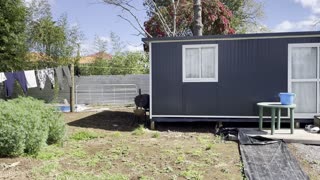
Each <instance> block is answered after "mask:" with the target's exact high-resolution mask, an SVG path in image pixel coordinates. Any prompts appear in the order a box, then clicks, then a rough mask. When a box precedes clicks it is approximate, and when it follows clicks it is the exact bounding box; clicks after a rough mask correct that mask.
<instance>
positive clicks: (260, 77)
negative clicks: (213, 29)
mask: <svg viewBox="0 0 320 180" xmlns="http://www.w3.org/2000/svg"><path fill="white" fill-rule="evenodd" d="M143 41H144V42H145V43H146V44H148V47H149V52H150V118H151V119H152V120H154V121H179V120H182V121H188V120H192V121H197V120H199V121H202V120H214V119H219V120H222V121H223V120H227V119H228V120H230V119H246V120H248V121H250V120H253V119H257V118H258V107H257V106H256V103H257V102H261V101H267V102H268V101H269V102H270V101H271V102H273V101H279V97H278V94H279V93H280V92H293V93H295V94H296V100H295V103H296V104H297V108H296V111H295V112H296V113H295V114H296V118H298V119H299V118H300V119H311V118H313V116H314V115H316V114H318V113H319V112H320V90H319V83H320V32H290V33H262V34H236V35H215V36H199V37H167V38H145V39H143ZM283 115H284V116H287V113H286V112H284V113H283Z"/></svg>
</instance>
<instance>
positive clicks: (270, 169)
mask: <svg viewBox="0 0 320 180" xmlns="http://www.w3.org/2000/svg"><path fill="white" fill-rule="evenodd" d="M219 133H220V135H224V136H227V134H228V133H232V134H234V133H237V137H238V140H239V146H240V153H241V158H242V161H243V165H244V173H245V175H246V177H247V179H250V180H304V179H309V177H308V176H307V175H306V174H305V173H304V172H303V171H302V169H301V167H300V166H299V164H298V162H297V160H296V159H295V158H294V157H293V156H292V155H291V154H290V152H289V150H288V147H287V144H286V143H285V142H283V141H281V140H272V139H268V138H264V137H262V136H254V137H251V136H248V135H247V134H245V133H244V132H242V131H241V130H235V129H222V130H220V131H219ZM234 135H235V134H234Z"/></svg>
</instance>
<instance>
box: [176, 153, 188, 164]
mask: <svg viewBox="0 0 320 180" xmlns="http://www.w3.org/2000/svg"><path fill="white" fill-rule="evenodd" d="M185 160H186V158H185V156H184V155H183V154H182V155H179V156H178V157H177V159H176V161H175V163H176V164H182V163H183V162H184V161H185Z"/></svg>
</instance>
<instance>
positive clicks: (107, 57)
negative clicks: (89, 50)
mask: <svg viewBox="0 0 320 180" xmlns="http://www.w3.org/2000/svg"><path fill="white" fill-rule="evenodd" d="M96 59H104V60H110V59H112V56H111V55H110V54H108V53H105V52H98V53H94V54H91V55H87V56H84V57H81V58H80V60H79V64H92V63H94V61H95V60H96Z"/></svg>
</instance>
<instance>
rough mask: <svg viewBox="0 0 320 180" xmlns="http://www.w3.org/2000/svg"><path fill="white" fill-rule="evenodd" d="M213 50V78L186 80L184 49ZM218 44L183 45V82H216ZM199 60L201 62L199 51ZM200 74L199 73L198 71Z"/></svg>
mask: <svg viewBox="0 0 320 180" xmlns="http://www.w3.org/2000/svg"><path fill="white" fill-rule="evenodd" d="M208 47H209V48H210V47H212V48H214V49H215V72H214V73H215V78H186V73H185V69H186V68H185V59H186V57H185V56H186V49H190V48H194V49H201V48H208ZM218 52H219V49H218V44H197V45H183V46H182V79H183V82H218V69H219V68H218V65H219V61H218ZM199 59H200V60H201V51H199ZM200 68H201V64H200ZM200 74H201V71H200Z"/></svg>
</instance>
